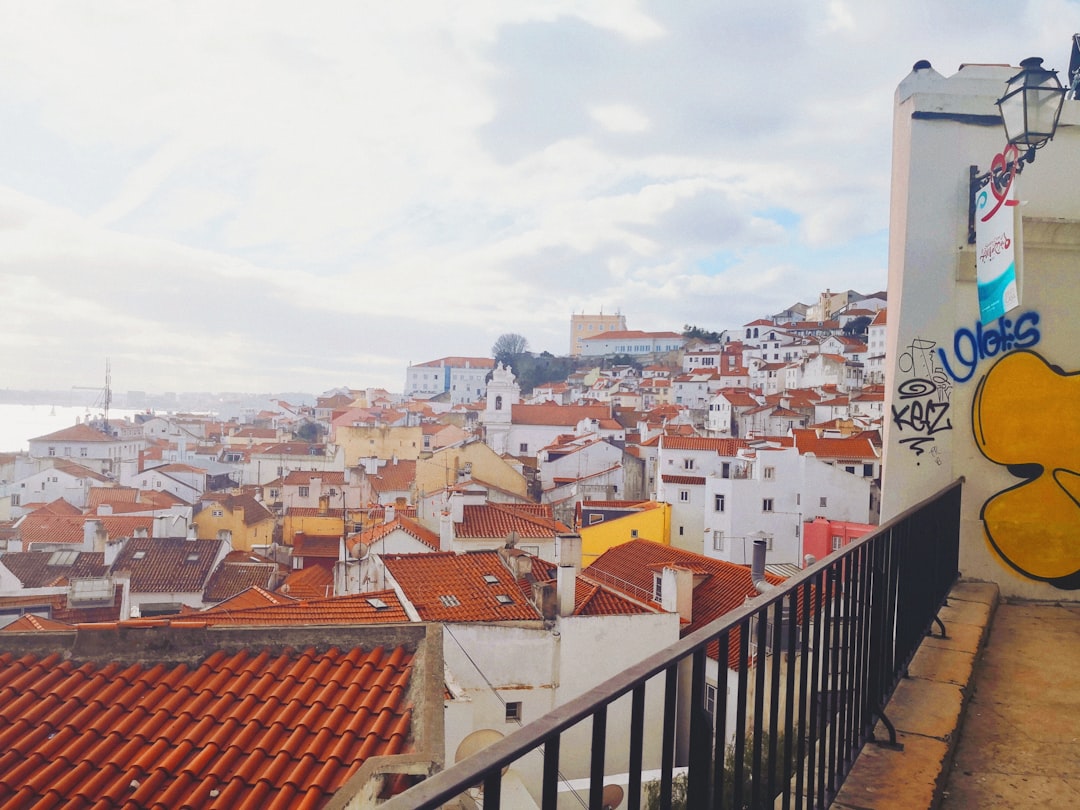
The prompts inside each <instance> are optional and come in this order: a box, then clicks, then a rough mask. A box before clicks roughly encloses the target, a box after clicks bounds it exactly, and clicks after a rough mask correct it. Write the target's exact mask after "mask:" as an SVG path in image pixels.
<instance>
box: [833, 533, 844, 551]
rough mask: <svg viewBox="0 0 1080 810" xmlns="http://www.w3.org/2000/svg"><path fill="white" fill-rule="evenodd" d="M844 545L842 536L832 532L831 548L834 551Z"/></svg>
mask: <svg viewBox="0 0 1080 810" xmlns="http://www.w3.org/2000/svg"><path fill="white" fill-rule="evenodd" d="M843 547H844V538H843V537H841V536H840V535H838V534H834V535H833V537H832V550H833V551H836V550H838V549H841V548H843Z"/></svg>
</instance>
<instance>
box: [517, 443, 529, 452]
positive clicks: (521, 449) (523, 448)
mask: <svg viewBox="0 0 1080 810" xmlns="http://www.w3.org/2000/svg"><path fill="white" fill-rule="evenodd" d="M518 452H519V453H528V452H529V443H528V442H522V443H521V444H519V445H518Z"/></svg>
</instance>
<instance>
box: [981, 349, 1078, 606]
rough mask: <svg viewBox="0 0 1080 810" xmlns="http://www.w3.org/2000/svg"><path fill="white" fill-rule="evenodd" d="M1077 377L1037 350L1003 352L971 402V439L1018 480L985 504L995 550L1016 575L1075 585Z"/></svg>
mask: <svg viewBox="0 0 1080 810" xmlns="http://www.w3.org/2000/svg"><path fill="white" fill-rule="evenodd" d="M1078 402H1080V376H1078V375H1077V374H1066V373H1065V372H1063V371H1061V370H1060V369H1058V368H1056V367H1054V366H1051V365H1050V364H1049V363H1047V362H1046V361H1045V360H1043V359H1042V358H1041V357H1040V356H1039V355H1037V354H1035V353H1034V352H1029V351H1016V352H1012V353H1010V354H1007V355H1005V356H1004V357H1002V358H1001V359H1000V360H999V361H998V362H997V363H996V364H994V366H993V368H991V369H990V371H988V372H987V373H986V375H985V376H984V377H983V378H982V380H981V381H980V382H979V385H978V388H977V389H976V391H975V398H974V402H973V404H972V410H971V420H972V432H973V435H974V438H975V443H976V445H977V446H978V448H979V450H980V452H982V454H983V455H984V456H986V458H988V459H990V460H991V461H993V462H994V463H996V464H1001V465H1004V466H1007V467H1009V469H1010V471H1011V472H1012V473H1013V474H1015V475H1017V476H1018V477H1020V478H1023V479H1024V480H1023V481H1022V482H1021V483H1019V484H1017V485H1015V486H1013V487H1010V488H1008V489H1005V490H1003V491H1001V492H999V493H997V494H996V495H994V496H992V497H991V498H990V499H988V500H987V501H986V503H984V504H983V508H982V513H981V515H980V517H981V518H982V520H983V525H984V526H985V530H986V537H987V540H988V541H989V543H990V545H991V546H992V547H993V549H994V550H995V551H996V552H997V554H998V555H999V556H1000V557H1001V558H1002V559H1003V560H1004V561H1005V562H1006V563H1007V564H1008V565H1009V566H1011V567H1012V568H1013V569H1015V570H1016V571H1017V572H1019V573H1020V574H1023V575H1024V576H1027V577H1030V578H1032V579H1036V580H1041V581H1044V582H1048V583H1049V584H1051V585H1054V586H1056V587H1058V588H1062V589H1068V590H1074V589H1077V588H1080V407H1078V406H1077V403H1078Z"/></svg>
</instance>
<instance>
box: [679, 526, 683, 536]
mask: <svg viewBox="0 0 1080 810" xmlns="http://www.w3.org/2000/svg"><path fill="white" fill-rule="evenodd" d="M682 536H683V527H682V526H680V527H679V537H682Z"/></svg>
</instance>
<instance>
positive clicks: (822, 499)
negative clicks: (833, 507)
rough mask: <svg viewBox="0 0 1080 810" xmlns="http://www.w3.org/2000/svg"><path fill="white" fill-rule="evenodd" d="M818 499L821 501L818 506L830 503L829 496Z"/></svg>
mask: <svg viewBox="0 0 1080 810" xmlns="http://www.w3.org/2000/svg"><path fill="white" fill-rule="evenodd" d="M818 501H819V503H818V506H821V507H822V508H824V507H826V506H828V505H829V499H828V498H819V499H818Z"/></svg>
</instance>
